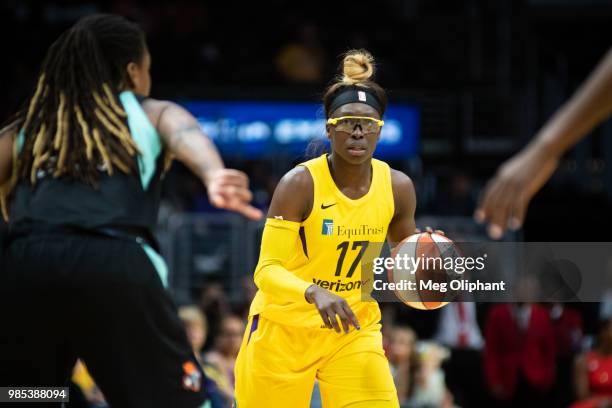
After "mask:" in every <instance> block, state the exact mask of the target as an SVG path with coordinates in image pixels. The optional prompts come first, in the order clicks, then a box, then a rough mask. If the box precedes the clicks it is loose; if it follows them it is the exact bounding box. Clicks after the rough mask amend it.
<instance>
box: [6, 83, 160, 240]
mask: <svg viewBox="0 0 612 408" xmlns="http://www.w3.org/2000/svg"><path fill="white" fill-rule="evenodd" d="M120 100H121V103H122V104H123V107H124V109H125V111H126V112H127V115H128V116H127V117H128V125H129V129H130V133H131V135H132V138H133V139H134V141H135V142H136V145H137V146H138V149H139V151H140V155H139V156H138V157H137V159H135V160H137V168H138V169H139V173H140V174H124V173H122V172H120V171H119V170H116V171H115V172H113V175H112V176H109V175H108V174H107V173H106V172H105V171H100V180H99V183H98V186H97V187H93V186H91V185H88V184H86V183H83V182H79V181H76V180H73V179H70V178H66V177H59V178H54V177H53V176H52V175H51V174H48V173H46V172H45V171H42V170H41V171H39V174H38V180H37V182H36V185H35V186H33V187H32V186H31V185H30V183H29V181H25V180H22V181H21V182H20V183H19V184H18V185H17V187H16V191H15V195H14V199H13V202H12V205H11V209H10V226H11V230H13V229H15V230H20V229H24V228H26V229H27V228H28V227H34V229H36V227H43V228H44V227H51V228H52V227H73V228H79V229H91V230H96V229H103V228H117V229H124V230H126V231H144V232H145V234H146V235H148V236H151V233H152V231H153V229H154V228H155V225H156V223H157V213H158V210H159V204H160V198H161V175H162V172H163V154H162V146H161V139H160V137H159V134H158V133H157V130H156V129H155V127H154V126H153V125H152V124H151V122H150V121H149V119H148V117H147V115H146V113H145V112H144V110H143V109H142V106H141V102H142V99H141V98H137V97H136V96H135V95H134V94H133V93H132V92H123V93H121V94H120ZM25 137H27V136H25V135H23V132H21V133H20V136H19V143H21V146H23V141H24V138H25Z"/></svg>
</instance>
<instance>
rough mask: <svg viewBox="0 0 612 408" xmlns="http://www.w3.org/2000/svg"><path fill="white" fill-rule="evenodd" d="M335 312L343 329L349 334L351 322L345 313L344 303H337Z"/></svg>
mask: <svg viewBox="0 0 612 408" xmlns="http://www.w3.org/2000/svg"><path fill="white" fill-rule="evenodd" d="M334 310H335V311H336V315H338V317H339V318H340V322H341V323H342V328H343V329H344V332H345V333H348V332H349V329H350V324H351V322H350V320H349V318H348V316H347V315H346V312H345V311H344V307H343V305H342V303H336V305H335V307H334Z"/></svg>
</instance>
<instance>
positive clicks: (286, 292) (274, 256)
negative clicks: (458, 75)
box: [254, 218, 312, 302]
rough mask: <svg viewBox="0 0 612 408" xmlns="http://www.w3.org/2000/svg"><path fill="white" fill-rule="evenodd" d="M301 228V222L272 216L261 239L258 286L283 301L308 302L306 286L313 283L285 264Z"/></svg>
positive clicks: (256, 278)
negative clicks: (288, 268) (290, 269)
mask: <svg viewBox="0 0 612 408" xmlns="http://www.w3.org/2000/svg"><path fill="white" fill-rule="evenodd" d="M299 228H300V224H299V223H298V222H293V221H287V220H283V219H275V218H268V219H267V220H266V226H265V227H264V231H263V235H262V238H261V251H260V254H259V263H258V264H257V268H256V270H255V276H254V280H255V285H257V287H258V288H259V289H260V290H261V291H263V292H264V293H268V294H270V295H272V296H274V297H275V298H277V299H281V300H283V301H292V302H305V301H306V298H305V297H304V296H305V292H306V289H308V287H310V286H311V285H312V282H307V281H305V280H303V279H300V278H299V277H298V276H296V275H295V274H293V273H292V272H291V271H289V270H287V268H286V267H285V265H286V263H287V261H288V260H289V259H291V258H292V256H293V253H294V251H295V248H296V243H297V241H298V240H299Z"/></svg>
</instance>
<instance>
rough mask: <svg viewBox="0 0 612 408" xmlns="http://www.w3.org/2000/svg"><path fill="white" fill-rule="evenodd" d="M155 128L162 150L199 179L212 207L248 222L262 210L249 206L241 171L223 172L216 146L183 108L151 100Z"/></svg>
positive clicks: (257, 217) (244, 175)
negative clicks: (237, 215)
mask: <svg viewBox="0 0 612 408" xmlns="http://www.w3.org/2000/svg"><path fill="white" fill-rule="evenodd" d="M151 103H152V104H153V110H157V111H158V114H157V120H156V122H157V129H158V131H159V134H160V136H161V138H162V141H163V143H164V145H165V147H166V148H167V149H168V150H169V151H170V153H172V155H173V156H174V157H176V159H177V160H179V161H181V162H183V163H184V164H185V165H186V166H187V167H189V169H190V170H191V171H192V172H193V173H194V174H195V175H196V176H198V177H199V178H200V180H202V182H203V183H204V184H205V185H206V187H207V190H208V197H209V199H210V202H211V204H213V205H214V206H216V207H219V208H224V209H227V210H232V211H236V212H239V213H241V214H243V215H244V216H246V217H248V218H251V219H259V218H261V217H262V213H261V211H259V210H258V209H256V208H254V207H252V206H251V205H249V204H248V203H249V202H250V201H251V199H252V194H251V192H250V191H249V188H248V185H249V179H248V177H247V175H246V174H245V173H243V172H241V171H238V170H234V169H226V168H225V166H224V165H223V161H222V160H221V157H220V156H219V152H218V151H217V149H216V147H215V145H214V144H213V143H212V142H211V140H210V139H209V138H208V137H207V136H206V135H205V134H204V132H202V129H201V128H200V125H199V123H198V121H197V120H196V118H194V117H193V115H191V113H189V112H188V111H187V110H186V109H184V108H183V107H181V106H179V105H177V104H175V103H173V102H167V101H153V102H151Z"/></svg>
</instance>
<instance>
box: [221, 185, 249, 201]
mask: <svg viewBox="0 0 612 408" xmlns="http://www.w3.org/2000/svg"><path fill="white" fill-rule="evenodd" d="M215 190H216V191H218V193H219V194H223V195H224V196H226V197H227V198H229V199H238V200H241V201H247V202H250V201H251V200H252V199H253V193H251V191H250V190H249V189H248V188H244V187H242V186H236V185H234V184H226V185H224V186H219V187H218V188H216V189H215Z"/></svg>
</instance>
